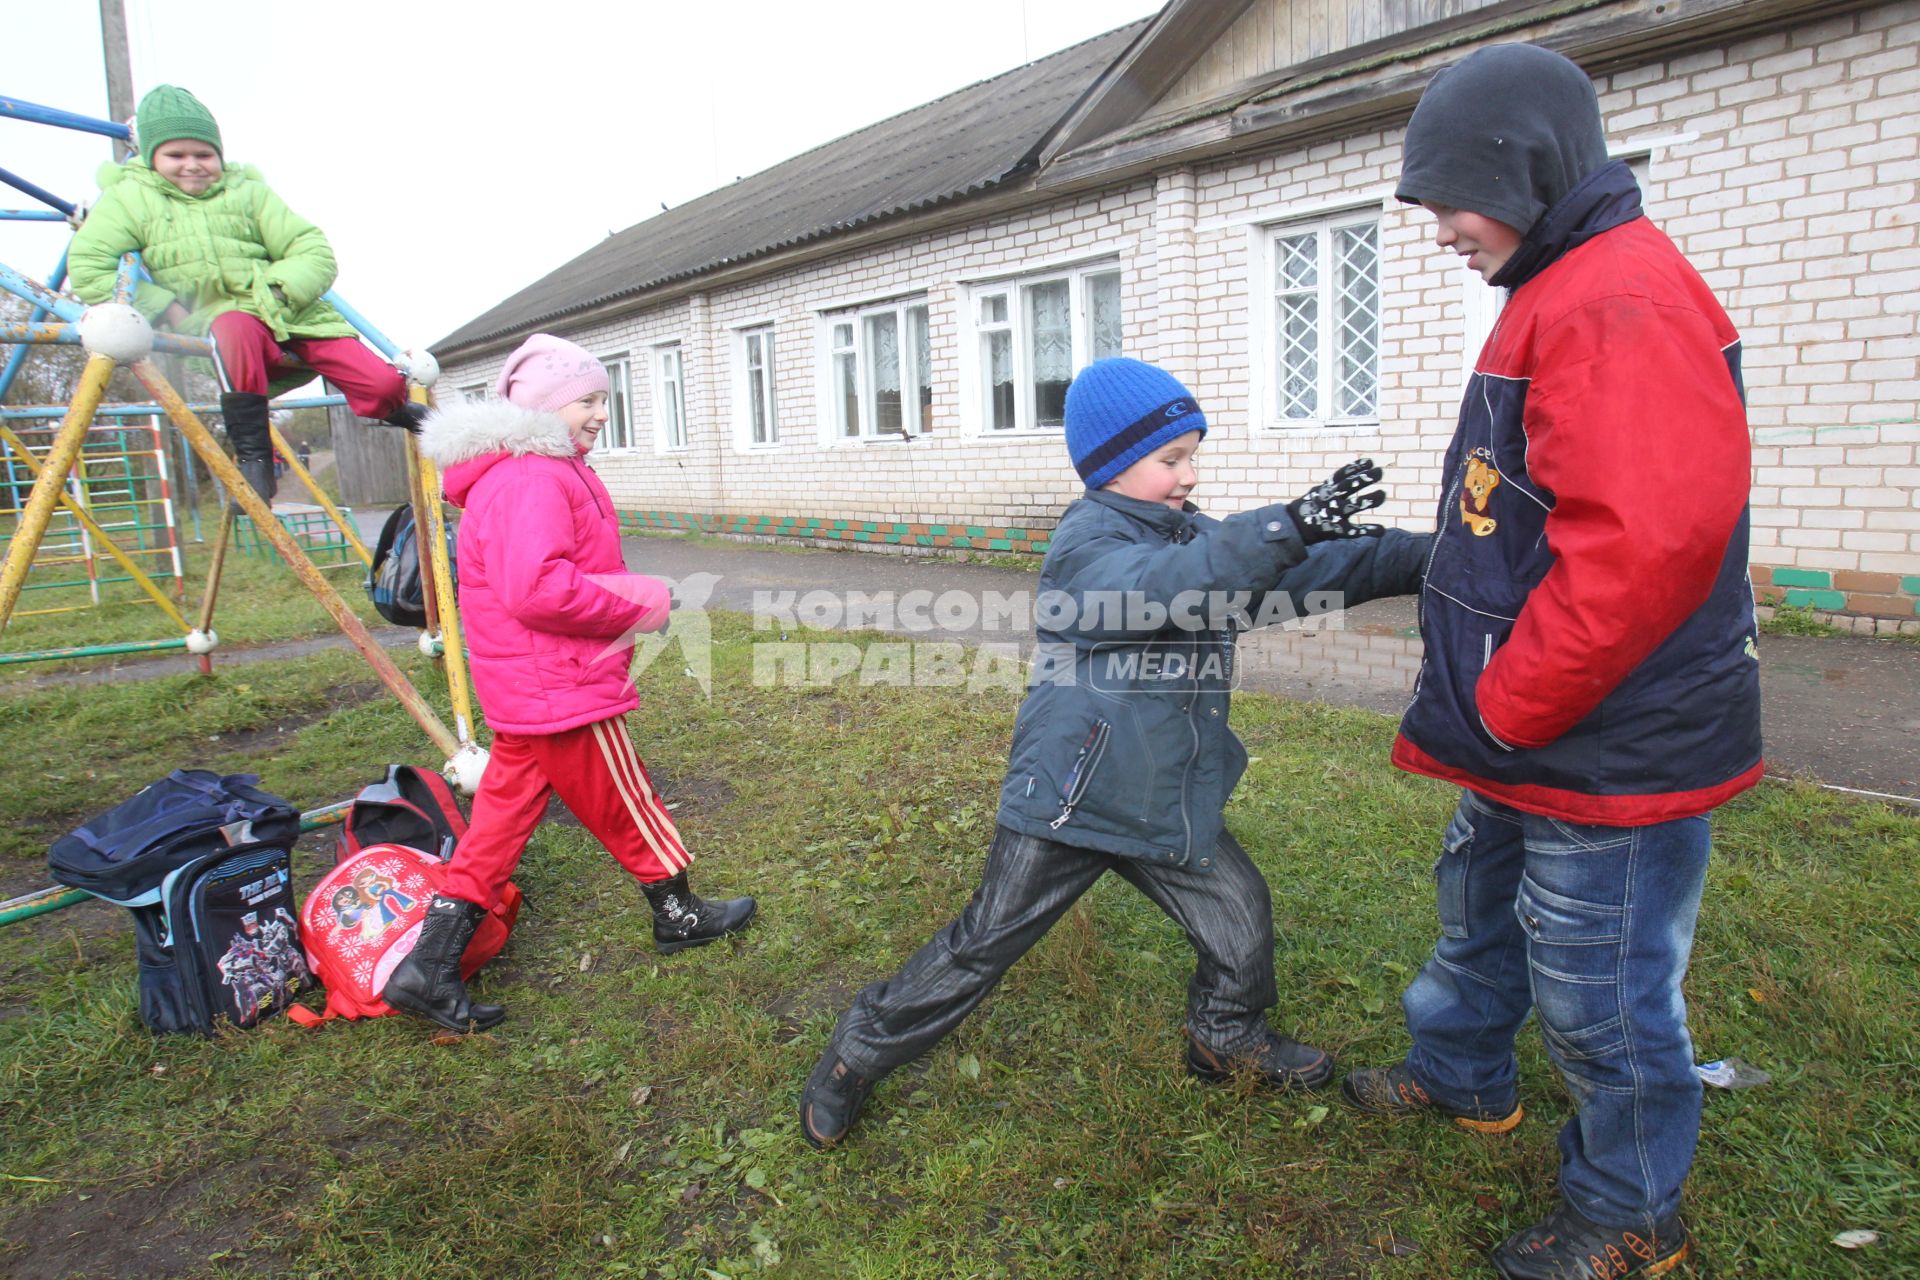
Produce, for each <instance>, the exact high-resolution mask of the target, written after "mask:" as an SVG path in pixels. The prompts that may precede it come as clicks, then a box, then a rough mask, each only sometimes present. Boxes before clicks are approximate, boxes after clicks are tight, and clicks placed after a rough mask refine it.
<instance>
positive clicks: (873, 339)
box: [824, 298, 933, 440]
mask: <svg viewBox="0 0 1920 1280" xmlns="http://www.w3.org/2000/svg"><path fill="white" fill-rule="evenodd" d="M824 323H825V326H826V340H827V341H826V347H827V402H828V405H829V407H830V412H829V413H828V414H827V415H826V417H827V420H828V422H829V423H830V424H831V427H832V432H833V435H834V436H835V437H836V438H837V439H842V440H857V439H878V438H882V437H886V436H909V435H914V434H917V433H919V432H922V431H926V430H927V429H928V428H930V427H932V425H933V338H932V331H931V322H930V318H929V316H928V313H927V303H926V300H925V299H924V298H914V299H906V300H903V301H897V302H889V303H885V304H883V305H881V306H874V307H862V308H860V309H858V310H856V311H843V312H836V313H833V314H831V315H828V316H826V317H825V318H824Z"/></svg>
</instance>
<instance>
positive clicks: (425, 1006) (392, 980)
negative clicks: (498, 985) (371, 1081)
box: [380, 893, 507, 1032]
mask: <svg viewBox="0 0 1920 1280" xmlns="http://www.w3.org/2000/svg"><path fill="white" fill-rule="evenodd" d="M486 914H487V911H486V908H485V907H482V906H479V905H477V904H475V903H472V902H467V901H465V900H463V899H460V898H448V897H443V896H441V895H440V894H437V893H436V894H435V895H433V905H432V906H430V907H428V908H427V917H426V919H424V920H422V921H421V922H420V938H419V940H418V941H417V942H415V943H414V944H413V951H412V952H411V953H410V954H409V955H408V956H407V958H406V959H404V960H402V961H401V962H400V963H399V964H398V965H396V966H395V967H394V970H393V975H392V976H391V977H389V978H388V979H387V985H386V989H385V990H383V991H382V992H381V993H380V998H381V999H383V1000H385V1001H386V1002H387V1003H388V1004H390V1005H392V1006H393V1007H394V1008H396V1009H405V1010H406V1011H407V1012H408V1013H417V1014H420V1015H421V1016H422V1017H427V1018H432V1019H433V1020H434V1021H435V1022H437V1023H439V1024H440V1025H441V1026H443V1027H445V1028H446V1029H447V1030H449V1031H459V1032H467V1031H485V1030H486V1029H487V1028H488V1027H491V1026H493V1025H495V1024H496V1023H498V1022H499V1021H500V1020H501V1019H502V1018H504V1017H506V1016H507V1011H506V1010H505V1009H502V1008H501V1007H500V1006H499V1005H497V1004H469V1003H468V1002H467V986H466V983H464V982H462V981H461V980H460V958H461V957H462V956H464V955H466V953H467V943H468V942H470V941H472V940H473V931H474V929H475V928H477V927H478V926H479V924H480V921H481V920H483V919H485V918H486Z"/></svg>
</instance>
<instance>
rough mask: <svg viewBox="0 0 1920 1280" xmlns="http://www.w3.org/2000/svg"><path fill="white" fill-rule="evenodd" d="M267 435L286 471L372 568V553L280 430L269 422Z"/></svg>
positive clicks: (363, 561)
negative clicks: (291, 474) (283, 460)
mask: <svg viewBox="0 0 1920 1280" xmlns="http://www.w3.org/2000/svg"><path fill="white" fill-rule="evenodd" d="M267 434H268V435H270V436H272V437H273V447H274V448H276V449H278V450H279V451H280V456H281V457H283V458H285V459H286V460H287V470H289V471H291V472H293V474H294V478H295V479H297V480H298V481H299V482H300V483H301V484H303V485H305V486H307V492H308V493H310V494H312V495H313V500H314V501H315V502H317V503H319V504H320V505H321V507H322V508H324V509H325V511H326V513H327V515H328V516H329V517H330V518H331V519H332V520H333V523H334V527H335V528H337V529H339V530H340V532H341V534H342V535H343V536H344V537H345V538H346V540H347V541H348V542H349V543H350V544H352V546H353V550H354V553H355V554H356V555H358V556H359V557H360V563H361V564H364V565H366V566H367V568H369V569H371V568H373V552H371V551H369V550H367V544H366V543H364V542H362V541H360V535H359V534H358V533H356V532H355V531H354V529H353V527H352V525H351V524H350V523H349V522H348V521H347V518H346V517H345V516H343V515H341V514H340V508H338V507H336V506H334V505H333V499H332V498H329V497H328V496H327V495H326V494H325V493H323V492H322V491H321V489H320V486H319V485H317V484H315V483H314V482H313V477H312V476H310V475H308V474H307V469H306V468H305V467H303V466H301V465H300V459H299V458H298V457H297V456H295V454H294V452H293V449H292V447H291V446H290V445H288V444H287V438H286V437H285V436H283V435H281V434H280V428H278V427H276V426H274V425H273V424H272V423H271V422H269V423H268V424H267Z"/></svg>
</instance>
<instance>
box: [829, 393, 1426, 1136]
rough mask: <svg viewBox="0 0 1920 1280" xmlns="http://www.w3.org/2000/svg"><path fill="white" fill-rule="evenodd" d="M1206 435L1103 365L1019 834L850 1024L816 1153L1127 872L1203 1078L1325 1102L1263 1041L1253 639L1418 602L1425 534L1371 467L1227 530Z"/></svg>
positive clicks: (1049, 591)
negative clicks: (1252, 835) (1165, 954)
mask: <svg viewBox="0 0 1920 1280" xmlns="http://www.w3.org/2000/svg"><path fill="white" fill-rule="evenodd" d="M1206 431H1207V420H1206V417H1205V415H1204V414H1202V413H1201V411H1200V407H1199V406H1198V405H1197V404H1196V403H1195V402H1194V399H1193V396H1192V395H1191V393H1189V392H1188V391H1187V389H1186V387H1184V386H1182V385H1181V384H1180V382H1179V380H1178V379H1176V378H1174V377H1173V376H1172V375H1170V374H1168V373H1166V372H1164V371H1162V370H1160V369H1157V368H1155V367H1153V366H1152V365H1148V364H1143V363H1141V362H1140V361H1138V360H1130V359H1125V358H1115V359H1109V360H1101V361H1097V362H1095V363H1094V364H1092V365H1090V366H1088V367H1087V368H1086V369H1084V370H1082V371H1081V373H1080V375H1079V376H1078V377H1076V378H1075V379H1074V381H1073V385H1072V386H1071V387H1070V388H1069V389H1068V392H1067V414H1066V438H1067V448H1068V451H1069V452H1070V453H1071V454H1072V456H1073V464H1074V467H1075V469H1076V470H1077V471H1078V472H1079V473H1080V476H1081V478H1082V479H1083V480H1085V481H1086V485H1087V493H1086V496H1085V497H1083V498H1081V499H1079V500H1078V501H1076V502H1075V503H1074V504H1073V505H1072V506H1070V507H1068V508H1067V510H1066V513H1065V514H1064V515H1063V516H1061V518H1060V523H1059V525H1058V527H1057V528H1056V529H1055V531H1054V536H1053V539H1052V546H1051V547H1050V549H1049V550H1048V552H1047V558H1046V561H1045V563H1044V564H1043V565H1042V566H1041V569H1040V586H1041V595H1040V597H1039V602H1038V608H1037V610H1036V613H1037V615H1038V616H1037V619H1036V630H1037V633H1038V640H1039V647H1038V649H1037V651H1036V653H1035V658H1034V668H1033V677H1032V683H1031V687H1030V688H1029V690H1028V693H1027V697H1026V700H1025V701H1024V702H1023V703H1022V704H1021V707H1020V713H1019V716H1018V717H1017V718H1016V720H1015V722H1014V729H1013V747H1012V752H1011V758H1010V760H1009V762H1008V767H1007V773H1006V779H1005V781H1004V782H1003V783H1002V786H1001V792H1000V813H999V826H998V829H997V831H996V832H995V835H994V840H993V846H992V848H991V849H990V850H989V851H988V854H987V866H986V871H985V874H984V876H983V877H982V879H981V883H980V887H979V888H978V889H976V890H975V891H974V894H973V899H972V901H970V902H969V903H968V904H967V907H966V909H965V910H964V911H962V912H961V914H960V916H959V918H958V919H956V920H954V921H953V922H952V923H950V924H948V925H947V926H946V927H945V928H943V929H941V930H940V932H939V933H937V934H935V935H934V937H933V940H932V941H930V942H928V943H927V944H926V945H925V946H923V947H922V948H920V950H919V951H918V952H916V953H915V954H914V956H913V958H912V959H910V960H908V961H907V964H906V967H905V968H903V969H901V970H900V972H899V973H897V974H895V975H894V976H893V977H891V978H887V979H884V980H882V981H879V982H875V983H873V984H872V985H870V986H868V987H867V988H866V989H865V990H863V991H862V992H861V993H860V994H859V995H858V996H857V997H856V998H855V1000H854V1002H853V1005H852V1007H850V1008H849V1009H847V1011H846V1012H845V1013H843V1014H842V1015H841V1016H840V1021H839V1025H838V1026H837V1027H836V1028H835V1029H834V1033H833V1038H832V1041H831V1042H830V1043H829V1044H828V1045H827V1049H826V1052H825V1053H824V1054H823V1055H821V1058H820V1061H819V1064H818V1065H817V1066H816V1067H815V1068H814V1070H813V1073H812V1075H811V1076H810V1077H809V1078H808V1080H807V1084H806V1088H805V1090H804V1092H803V1093H802V1096H801V1100H800V1127H801V1132H802V1134H803V1135H804V1136H805V1137H806V1139H807V1141H808V1142H810V1143H812V1144H813V1145H814V1146H817V1147H827V1146H832V1145H833V1144H835V1143H837V1142H838V1141H840V1139H841V1138H843V1137H844V1136H845V1135H846V1132H847V1130H848V1129H849V1128H850V1127H851V1126H852V1124H853V1122H854V1119H855V1117H856V1116H857V1115H858V1114H859V1111H860V1107H861V1104H862V1103H864V1102H865V1101H866V1098H867V1095H868V1093H869V1092H870V1091H871V1090H872V1089H873V1087H874V1085H876V1084H877V1083H879V1081H880V1080H882V1079H883V1078H885V1077H886V1075H887V1074H888V1073H890V1072H892V1071H893V1070H894V1069H895V1068H897V1067H900V1066H902V1065H904V1064H906V1063H908V1062H911V1061H913V1060H914V1059H915V1058H917V1057H919V1056H920V1055H921V1054H923V1053H925V1052H926V1051H927V1050H928V1049H930V1048H932V1047H933V1046H934V1045H935V1044H936V1043H938V1042H939V1040H940V1039H941V1038H942V1037H943V1036H945V1035H946V1034H947V1033H948V1032H950V1031H952V1030H953V1029H954V1028H955V1027H957V1026H958V1025H959V1024H960V1022H961V1020H962V1019H964V1018H965V1017H966V1016H967V1014H968V1013H970V1012H972V1010H973V1008H974V1007H975V1006H976V1005H978V1004H979V1003H980V1001H981V1000H983V999H985V997H986V995H987V992H989V991H990V990H992V989H993V986H994V984H995V983H996V982H998V981H999V980H1000V977H1001V975H1002V974H1004V973H1005V972H1006V971H1007V970H1008V969H1009V968H1011V967H1012V965H1013V963H1014V961H1016V960H1018V959H1019V958H1020V957H1021V956H1023V955H1025V954H1026V953H1027V951H1028V950H1029V949H1030V948H1031V947H1032V946H1033V945H1034V944H1035V943H1037V942H1038V941H1039V940H1040V939H1041V937H1042V936H1044V935H1045V933H1046V932H1047V930H1048V929H1049V928H1051V927H1052V925H1053V923H1054V921H1056V920H1058V919H1059V918H1060V917H1061V915H1063V914H1064V913H1065V912H1066V910H1067V908H1068V907H1070V906H1072V905H1073V903H1074V901H1075V900H1076V899H1078V898H1079V897H1080V895H1081V894H1083V893H1085V892H1086V891H1087V890H1088V889H1089V888H1091V887H1092V886H1093V883H1094V881H1096V880H1098V879H1099V878H1100V877H1101V876H1102V875H1103V874H1105V873H1106V872H1108V871H1112V872H1113V873H1114V874H1116V875H1118V876H1120V877H1121V878H1123V879H1125V880H1126V881H1127V882H1128V883H1129V884H1131V885H1133V886H1134V887H1135V888H1137V889H1139V890H1140V891H1141V892H1142V893H1144V894H1146V895H1147V897H1149V898H1151V899H1152V900H1153V902H1154V904H1155V905H1156V906H1158V907H1159V908H1160V909H1161V910H1162V911H1165V912H1166V913H1167V915H1168V916H1169V917H1171V918H1172V919H1173V920H1174V921H1175V922H1176V923H1178V924H1179V925H1180V927H1181V928H1182V929H1183V930H1185V931H1186V934H1187V939H1188V941H1189V942H1190V943H1192V945H1193V948H1194V951H1195V952H1196V953H1197V954H1198V956H1199V965H1198V968H1197V969H1196V971H1195V973H1194V977H1193V981H1192V983H1191V984H1190V986H1189V989H1188V1008H1187V1027H1186V1034H1187V1050H1186V1062H1187V1070H1188V1071H1190V1072H1192V1073H1193V1074H1194V1075H1195V1076H1198V1077H1199V1078H1200V1079H1202V1080H1206V1081H1209V1082H1215V1083H1217V1082H1220V1081H1224V1080H1228V1079H1230V1078H1231V1077H1232V1076H1233V1074H1234V1073H1235V1072H1236V1071H1243V1072H1247V1073H1249V1074H1251V1075H1252V1077H1253V1078H1254V1079H1256V1080H1257V1081H1259V1082H1260V1083H1261V1084H1263V1085H1266V1086H1268V1087H1271V1088H1275V1089H1316V1088H1319V1087H1321V1086H1323V1085H1325V1084H1327V1083H1328V1082H1329V1081H1330V1080H1331V1079H1332V1078H1333V1072H1334V1066H1333V1059H1332V1057H1331V1055H1329V1054H1327V1053H1325V1052H1324V1051H1322V1050H1320V1049H1316V1048H1313V1047H1312V1046H1310V1045H1305V1044H1301V1043H1300V1042H1298V1041H1296V1040H1293V1039H1290V1038H1288V1037H1286V1036H1283V1035H1280V1034H1278V1033H1276V1032H1275V1031H1273V1030H1272V1029H1271V1028H1270V1027H1269V1026H1268V1024H1267V1011H1268V1010H1270V1009H1271V1008H1273V1006H1274V1004H1275V1003H1276V998H1277V997H1276V993H1275V986H1274V974H1273V907H1272V904H1271V902H1270V901H1269V899H1268V894H1267V883H1266V881H1265V879H1263V878H1262V877H1261V875H1260V872H1259V870H1258V868H1256V867H1255V866H1254V865H1253V862H1252V860H1251V859H1249V858H1248V857H1247V854H1246V852H1245V851H1244V850H1243V849H1242V848H1241V847H1240V845H1239V844H1238V842H1236V841H1235V840H1234V838H1233V836H1232V835H1230V834H1229V833H1228V832H1227V830H1226V826H1225V819H1224V816H1223V810H1224V808H1225V805H1226V802H1227V797H1228V796H1229V795H1230V794H1232V792H1233V788H1234V784H1235V783H1236V782H1238V781H1239V779H1240V774H1241V772H1242V771H1243V770H1244V769H1245V768H1246V764H1247V754H1246V751H1245V749H1244V748H1242V747H1241V745H1240V742H1239V740H1238V739H1237V738H1235V737H1234V735H1233V732H1232V731H1231V730H1230V729H1228V727H1227V704H1228V697H1229V691H1230V689H1231V686H1232V677H1233V660H1234V639H1235V634H1236V632H1237V631H1238V630H1240V629H1242V628H1244V627H1245V626H1247V625H1250V624H1251V623H1252V622H1253V621H1254V620H1256V619H1260V620H1272V619H1273V618H1274V617H1275V616H1276V615H1277V616H1279V617H1281V618H1291V617H1296V616H1299V615H1300V614H1301V613H1303V612H1305V610H1304V609H1303V608H1301V607H1300V605H1301V598H1302V597H1304V596H1305V595H1306V594H1307V593H1309V592H1319V591H1338V592H1343V593H1344V594H1345V601H1346V603H1348V604H1358V603H1360V602H1361V601H1364V600H1370V599H1373V598H1374V597H1376V596H1387V595H1403V594H1407V593H1410V592H1413V591H1415V590H1418V588H1419V583H1420V571H1421V566H1422V564H1423V563H1424V561H1425V557H1426V552H1427V544H1428V539H1427V537H1426V536H1425V535H1414V534H1408V533H1401V532H1388V531H1386V530H1383V529H1381V528H1380V527H1379V526H1377V525H1355V524H1353V523H1352V518H1353V517H1354V516H1356V515H1359V514H1361V513H1362V512H1365V511H1368V510H1370V509H1372V508H1373V507H1376V506H1378V505H1379V504H1380V502H1381V501H1383V500H1384V498H1385V495H1384V494H1383V493H1381V492H1380V491H1379V490H1377V489H1371V490H1370V491H1367V492H1362V490H1369V487H1370V486H1372V485H1374V484H1376V483H1377V482H1378V481H1379V479H1380V470H1379V468H1377V467H1375V466H1373V465H1372V464H1371V463H1370V462H1365V461H1362V462H1356V463H1351V464H1349V465H1348V466H1346V467H1343V468H1341V470H1340V471H1339V472H1337V473H1336V474H1335V475H1334V477H1333V478H1332V479H1330V480H1328V481H1326V482H1324V483H1322V484H1320V485H1318V486H1316V487H1315V488H1314V489H1313V490H1311V491H1310V492H1309V493H1308V494H1307V495H1306V496H1305V497H1302V498H1300V499H1297V500H1296V501H1294V502H1291V503H1274V504H1272V505H1270V506H1266V507H1261V508H1259V509H1258V510H1255V511H1249V512H1244V513H1242V514H1239V515H1233V516H1228V517H1227V518H1226V519H1224V520H1215V519H1212V518H1210V517H1208V516H1204V515H1202V514H1200V512H1199V510H1198V509H1196V508H1195V507H1194V506H1193V504H1192V503H1190V502H1188V501H1187V495H1188V494H1189V493H1190V492H1191V491H1192V489H1193V488H1194V485H1195V483H1196V479H1197V477H1196V473H1195V471H1194V464H1193V456H1194V451H1195V450H1196V449H1197V448H1198V446H1199V444H1200V441H1201V439H1202V438H1203V437H1204V436H1205V435H1206Z"/></svg>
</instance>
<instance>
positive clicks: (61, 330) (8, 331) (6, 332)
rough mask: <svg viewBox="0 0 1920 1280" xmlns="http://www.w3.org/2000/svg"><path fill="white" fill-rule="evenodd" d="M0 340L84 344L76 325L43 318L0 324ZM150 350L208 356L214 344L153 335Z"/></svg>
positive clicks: (166, 353)
mask: <svg viewBox="0 0 1920 1280" xmlns="http://www.w3.org/2000/svg"><path fill="white" fill-rule="evenodd" d="M0 270H4V268H0ZM0 283H4V282H0ZM0 341H4V342H33V343H41V344H44V345H48V346H56V347H78V346H83V345H85V344H84V343H82V342H81V340H80V326H79V325H78V324H60V323H56V322H51V321H43V322H41V323H39V324H9V325H0ZM153 349H154V350H155V351H158V352H161V353H163V354H165V355H170V356H210V355H212V354H213V344H212V343H210V342H208V341H207V340H206V339H205V338H183V337H181V336H180V335H179V334H177V333H156V334H154V335H153Z"/></svg>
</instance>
